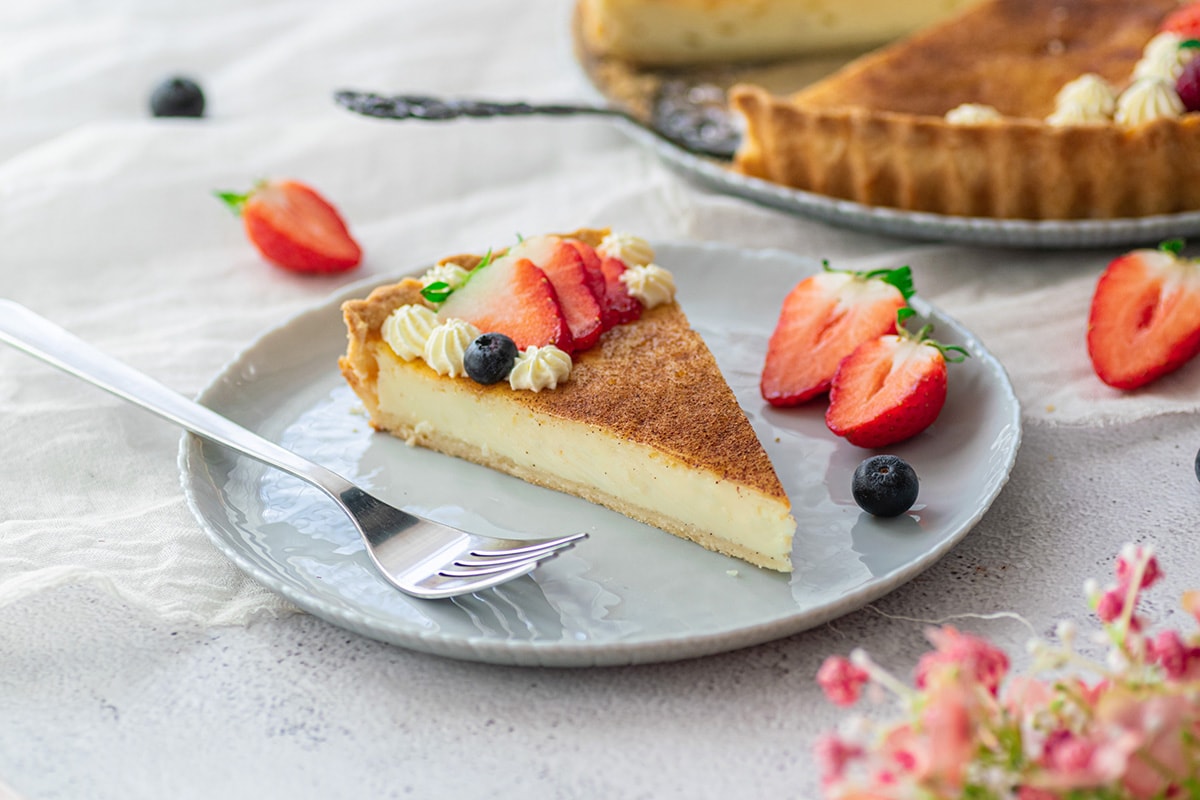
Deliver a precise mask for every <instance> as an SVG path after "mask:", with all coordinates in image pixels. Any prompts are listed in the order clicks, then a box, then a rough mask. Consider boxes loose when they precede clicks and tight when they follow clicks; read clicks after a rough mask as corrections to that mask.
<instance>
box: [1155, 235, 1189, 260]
mask: <svg viewBox="0 0 1200 800" xmlns="http://www.w3.org/2000/svg"><path fill="white" fill-rule="evenodd" d="M1186 244H1187V243H1186V242H1185V241H1184V240H1183V239H1167V240H1166V241H1165V242H1160V243H1159V245H1158V249H1159V250H1161V251H1163V252H1164V253H1170V254H1171V255H1173V256H1176V257H1178V256H1179V255H1180V254H1181V253H1182V252H1183V248H1184V245H1186Z"/></svg>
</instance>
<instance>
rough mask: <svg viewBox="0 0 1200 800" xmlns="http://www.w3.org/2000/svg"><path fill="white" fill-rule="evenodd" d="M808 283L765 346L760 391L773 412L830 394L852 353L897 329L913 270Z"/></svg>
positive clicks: (831, 273)
mask: <svg viewBox="0 0 1200 800" xmlns="http://www.w3.org/2000/svg"><path fill="white" fill-rule="evenodd" d="M823 263H824V267H825V269H824V271H823V272H820V273H818V274H816V275H813V276H811V277H808V278H805V279H804V280H802V281H800V283H799V284H797V285H796V287H795V288H793V289H792V291H791V292H789V293H788V296H787V297H786V298H784V301H783V307H782V309H781V310H780V312H779V321H778V322H777V323H776V325H775V332H774V333H772V334H771V340H770V342H769V343H768V344H767V358H766V363H765V365H764V366H763V372H762V382H761V383H760V391H761V392H762V396H763V399H764V400H766V401H767V402H768V403H770V404H771V405H773V406H794V405H799V404H800V403H803V402H804V401H806V400H809V399H811V398H813V397H816V396H817V395H819V394H822V393H824V392H825V391H827V390H828V389H829V385H830V382H831V381H832V380H833V375H834V373H835V372H836V371H837V368H838V364H840V363H841V362H842V359H843V358H845V357H846V356H848V355H850V353H851V352H853V351H854V348H856V347H858V345H860V344H862V343H863V342H865V341H869V340H871V339H874V338H876V337H878V336H882V335H883V334H886V333H892V332H893V331H895V329H896V312H897V311H898V310H899V309H901V308H905V307H906V306H907V305H908V298H909V297H911V296H912V294H913V286H912V270H911V269H909V268H908V267H900V268H898V269H879V270H871V271H867V272H851V271H845V270H834V269H832V268H830V266H829V262H827V261H826V262H823Z"/></svg>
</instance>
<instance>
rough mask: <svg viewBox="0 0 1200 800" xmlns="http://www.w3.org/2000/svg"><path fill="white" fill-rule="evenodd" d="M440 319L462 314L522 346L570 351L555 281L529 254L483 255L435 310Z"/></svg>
mask: <svg viewBox="0 0 1200 800" xmlns="http://www.w3.org/2000/svg"><path fill="white" fill-rule="evenodd" d="M438 319H440V320H443V321H444V320H448V319H461V320H466V321H467V322H470V323H471V324H472V325H474V326H475V327H476V328H479V330H480V331H482V332H483V333H503V334H505V335H506V336H508V337H509V338H510V339H512V340H513V342H514V343H516V345H517V347H519V348H520V349H522V350H524V349H525V348H526V347H545V346H546V345H548V344H552V345H555V346H557V347H558V348H559V349H561V350H565V351H567V352H568V353H570V352H571V351H572V349H573V344H572V341H571V330H570V328H568V327H567V320H566V318H565V317H564V316H563V313H562V308H561V307H560V306H559V304H558V296H557V295H556V294H555V292H554V285H553V284H551V283H550V279H549V278H547V277H546V273H544V272H542V271H541V270H540V269H538V268H537V267H536V266H534V264H533V262H532V261H530V260H529V259H527V258H511V257H507V256H506V257H503V258H498V259H496V260H494V261H492V260H490V259H488V260H485V261H484V262H483V263H482V264H480V266H477V267H476V268H475V269H474V270H472V271H471V274H470V276H469V277H468V279H467V281H466V282H465V283H464V284H463V285H462V286H460V287H459V288H458V289H456V290H455V291H454V293H453V294H451V295H450V296H449V297H448V298H447V299H446V302H445V303H443V304H442V306H441V308H439V309H438Z"/></svg>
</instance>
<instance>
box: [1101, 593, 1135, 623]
mask: <svg viewBox="0 0 1200 800" xmlns="http://www.w3.org/2000/svg"><path fill="white" fill-rule="evenodd" d="M1127 591H1128V590H1127V589H1126V588H1125V587H1123V586H1116V587H1114V588H1112V589H1109V590H1108V591H1106V592H1105V593H1104V594H1102V595H1101V596H1100V602H1099V603H1097V604H1096V616H1098V617H1099V618H1100V621H1101V622H1113V621H1114V620H1116V619H1117V617H1119V616H1121V612H1122V611H1124V610H1125V595H1126V593H1127Z"/></svg>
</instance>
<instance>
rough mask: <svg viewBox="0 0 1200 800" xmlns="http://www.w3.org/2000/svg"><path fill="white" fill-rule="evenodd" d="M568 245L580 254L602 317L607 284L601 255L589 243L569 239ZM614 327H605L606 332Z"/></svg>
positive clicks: (589, 285) (589, 286) (588, 282)
mask: <svg viewBox="0 0 1200 800" xmlns="http://www.w3.org/2000/svg"><path fill="white" fill-rule="evenodd" d="M567 244H569V245H571V246H572V247H574V248H575V251H576V252H577V253H579V257H580V258H581V259H582V260H583V269H584V271H585V272H586V273H587V284H588V288H589V289H591V290H592V294H594V295H595V296H596V299H597V300H598V301H600V312H601V316H603V313H604V306H605V302H604V299H605V295H606V294H607V289H606V284H605V282H604V272H603V270H602V269H601V268H600V254H599V253H597V252H596V248H594V247H592V246H591V245H590V244H588V243H587V242H581V241H579V240H578V239H567ZM602 321H603V320H602ZM610 327H612V326H611V325H609V326H607V327H605V330H608V328H610Z"/></svg>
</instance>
